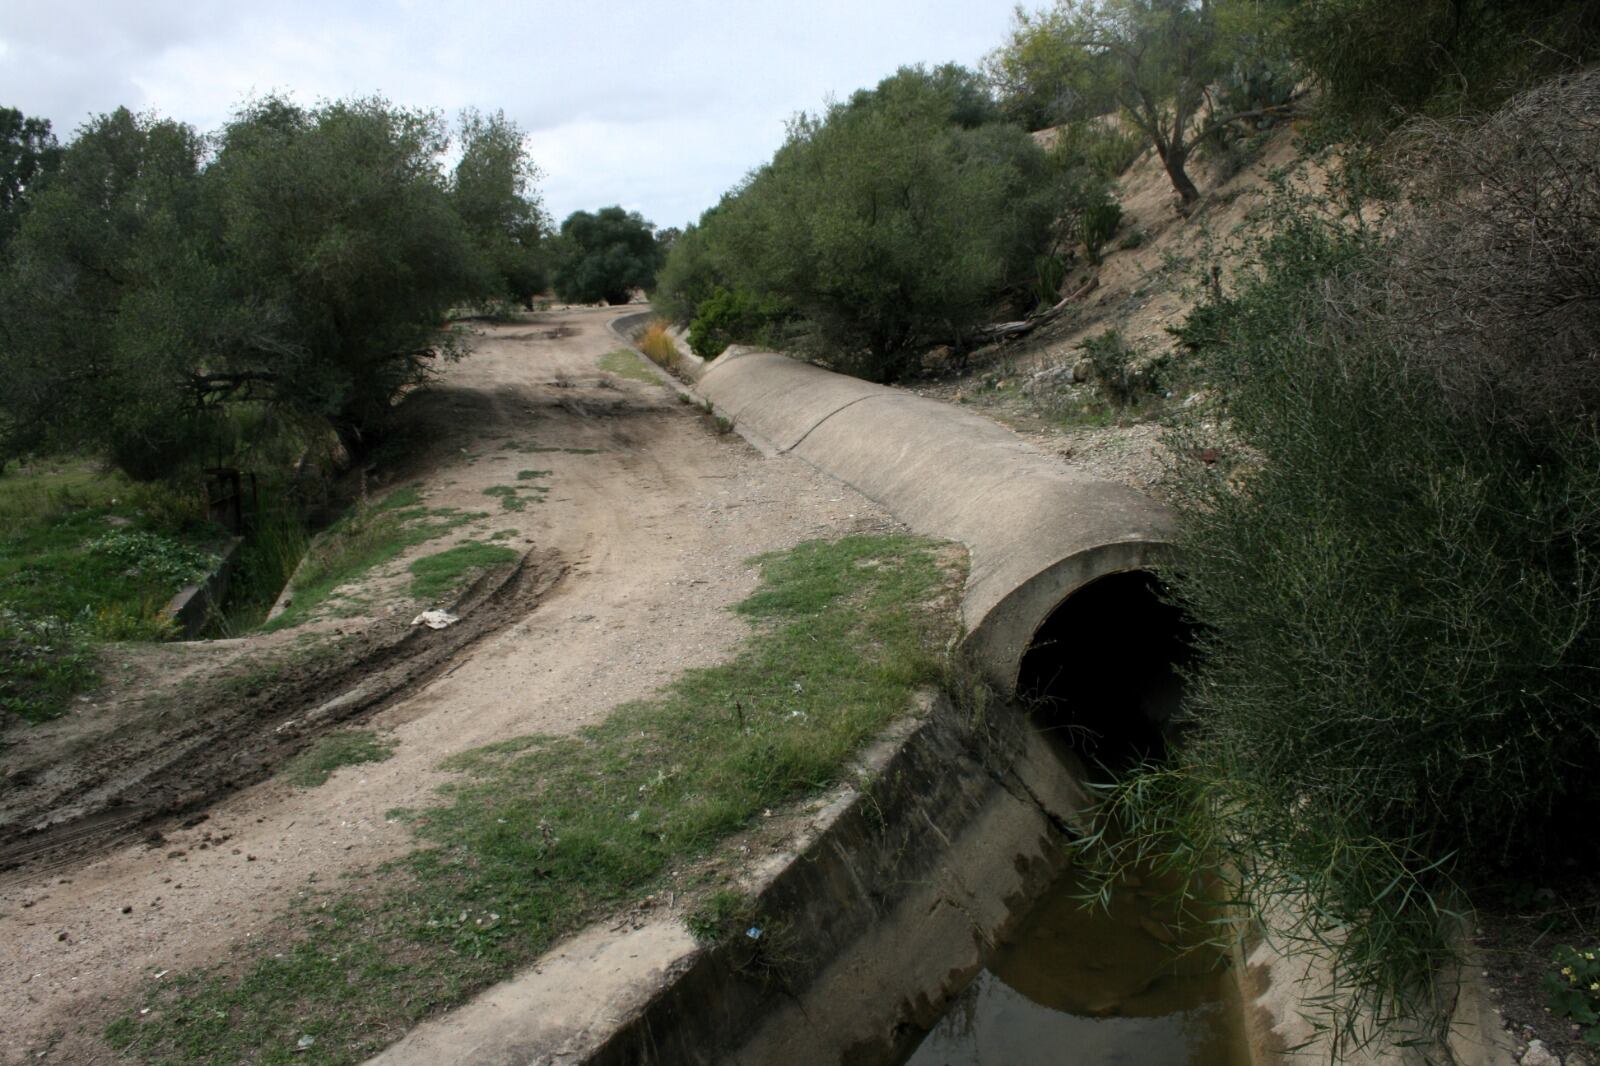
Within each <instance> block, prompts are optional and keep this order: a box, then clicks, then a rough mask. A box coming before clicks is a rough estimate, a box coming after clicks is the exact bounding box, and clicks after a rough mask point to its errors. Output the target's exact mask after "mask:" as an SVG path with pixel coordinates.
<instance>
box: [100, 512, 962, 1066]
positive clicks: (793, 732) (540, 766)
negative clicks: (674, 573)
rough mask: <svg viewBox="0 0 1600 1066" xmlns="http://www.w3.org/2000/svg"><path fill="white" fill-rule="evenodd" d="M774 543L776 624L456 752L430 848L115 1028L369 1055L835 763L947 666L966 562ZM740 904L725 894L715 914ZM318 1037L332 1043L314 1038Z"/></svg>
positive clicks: (134, 1040)
mask: <svg viewBox="0 0 1600 1066" xmlns="http://www.w3.org/2000/svg"><path fill="white" fill-rule="evenodd" d="M759 563H760V566H761V569H762V575H763V584H762V587H761V588H760V589H759V590H758V591H757V592H756V593H755V594H754V595H752V596H751V597H750V598H749V599H747V600H746V601H745V602H744V603H743V604H741V605H740V606H739V608H738V610H739V612H740V613H741V614H742V615H744V616H745V617H746V618H748V619H749V620H750V621H751V622H752V623H753V625H754V627H755V632H754V633H753V634H752V635H751V636H750V637H749V638H747V640H746V641H745V642H744V644H743V645H742V647H741V648H740V649H739V651H738V652H737V654H736V655H735V656H734V657H733V659H732V660H731V661H729V662H727V663H725V664H723V665H721V666H716V667H711V668H707V669H698V670H691V671H688V672H686V673H685V674H684V675H683V676H682V677H681V678H680V679H679V680H677V681H675V682H673V683H672V684H670V685H668V686H667V687H666V688H664V689H663V690H662V691H661V692H660V693H659V694H657V695H656V696H655V697H653V698H651V699H648V700H644V701H640V702H637V703H630V704H626V705H623V706H622V707H619V708H617V709H616V710H615V711H614V712H612V714H611V715H610V717H609V718H608V719H607V720H606V721H605V722H603V723H601V724H599V725H596V726H593V727H591V728H589V729H586V730H584V731H583V732H581V733H579V734H577V735H575V736H566V737H542V736H534V737H524V738H520V739H517V740H513V741H508V742H505V743H501V744H496V745H492V746H490V747H487V748H481V749H478V750H476V751H473V752H469V753H467V754H464V755H462V756H459V757H457V758H455V759H453V760H451V762H450V763H449V764H448V766H449V768H450V769H451V770H453V771H455V772H456V773H457V774H458V777H457V779H456V781H455V782H454V783H453V785H451V786H450V787H449V788H448V789H447V790H446V793H445V800H444V803H443V805H442V806H439V807H436V808H431V809H427V810H423V811H417V812H412V813H410V814H409V815H407V817H409V819H410V820H411V823H412V825H413V827H414V828H415V831H416V832H417V834H418V835H419V837H420V838H421V840H422V841H423V843H424V846H423V847H422V848H420V849H419V850H417V851H416V852H414V853H412V854H411V855H410V856H408V857H406V858H405V859H402V860H399V861H397V862H395V863H391V864H389V865H387V866H385V867H383V868H381V869H379V870H377V871H374V872H373V873H371V874H369V875H367V876H365V877H364V878H362V879H361V880H359V881H358V882H356V883H355V884H354V885H352V886H350V887H348V888H346V889H343V890H340V891H339V892H337V893H330V894H325V895H319V896H308V897H306V898H305V899H304V901H303V902H302V904H301V905H300V907H299V908H298V909H297V910H296V911H295V912H293V913H291V914H289V915H286V916H284V918H283V919H282V921H281V923H280V925H279V926H278V929H277V932H275V933H272V934H270V935H269V936H267V937H266V938H264V939H263V940H262V941H261V942H260V943H259V944H258V945H257V946H254V947H252V949H251V950H252V951H253V952H254V953H255V954H254V957H253V961H246V962H244V963H243V964H242V970H236V971H235V972H233V973H229V972H227V971H225V970H220V969H219V970H214V971H209V972H193V973H189V974H185V975H181V976H179V977H178V978H177V980H173V979H172V978H170V977H169V978H167V979H165V980H163V981H162V982H161V986H160V987H159V988H157V989H155V990H154V991H153V992H152V993H151V996H150V998H149V999H148V1000H147V1001H146V1002H144V1003H142V1004H139V1005H138V1006H131V1007H130V1010H129V1012H128V1014H127V1016H126V1017H124V1018H123V1019H121V1020H119V1021H118V1022H116V1023H115V1024H114V1025H113V1026H112V1027H111V1029H110V1030H108V1032H107V1034H106V1036H107V1039H108V1041H109V1042H110V1043H111V1044H112V1045H113V1046H115V1047H116V1048H118V1049H119V1050H121V1051H123V1052H124V1053H126V1054H128V1055H130V1056H133V1057H137V1058H140V1059H144V1060H147V1061H150V1060H154V1061H162V1062H172V1063H200V1062H217V1061H237V1060H240V1059H249V1060H250V1061H253V1062H258V1063H264V1064H271V1063H291V1062H296V1063H346V1062H356V1061H359V1060H361V1059H363V1058H365V1057H367V1056H369V1055H370V1054H372V1053H373V1052H375V1051H377V1050H378V1049H379V1048H381V1047H383V1046H384V1045H385V1044H387V1043H388V1042H390V1041H391V1040H392V1039H393V1038H394V1035H395V1034H396V1033H397V1032H399V1031H401V1030H403V1029H405V1028H408V1027H410V1026H412V1025H414V1024H416V1023H417V1022H418V1021H420V1020H421V1019H423V1018H424V1017H426V1016H428V1015H429V1014H432V1013H435V1012H437V1011H439V1010H442V1009H444V1008H446V1007H449V1006H452V1005H454V1004H457V1003H460V1002H462V1001H463V1000H465V999H466V998H467V997H468V996H470V995H472V994H473V993H474V992H475V991H477V990H478V989H481V988H483V987H485V986H486V985H488V984H490V983H491V982H493V981H496V980H500V979H503V978H505V977H507V976H509V975H510V974H512V973H513V972H515V971H516V970H517V969H518V968H519V967H521V966H523V965H526V964H527V963H529V962H530V961H532V960H533V959H535V958H537V957H538V956H539V955H540V954H541V953H543V952H544V951H545V950H547V949H548V948H549V947H550V946H551V945H552V944H553V943H554V942H555V941H556V940H557V939H558V938H560V937H561V936H564V935H566V934H568V933H570V932H572V931H573V930H575V929H577V928H579V927H580V926H581V925H583V924H584V923H585V922H586V921H589V920H593V919H595V918H598V917H599V916H601V915H604V914H606V913H609V912H612V911H614V910H615V909H616V908H618V907H619V906H623V905H626V904H627V903H629V902H630V901H634V900H637V899H639V898H641V897H642V896H643V895H644V894H646V893H648V892H650V891H652V890H653V889H654V888H655V887H657V886H659V885H661V884H662V883H664V882H665V881H666V879H667V878H668V877H669V876H670V871H672V870H674V869H678V868H681V866H682V864H684V863H686V862H688V861H691V860H693V859H695V858H697V857H700V856H704V855H705V854H707V853H708V852H709V851H710V850H711V849H712V848H713V847H714V846H715V845H716V844H717V843H718V842H720V841H722V840H724V839H725V838H726V837H727V836H728V835H729V834H730V833H733V832H735V831H737V830H739V829H741V828H742V827H745V826H747V825H749V824H751V823H753V822H755V821H756V820H758V819H759V818H760V814H761V811H762V810H763V809H765V808H768V807H774V806H778V805H780V804H783V803H785V802H788V801H792V800H795V799H797V798H799V797H802V796H805V795H807V794H810V793H812V792H814V791H816V790H818V789H821V788H825V787H827V786H828V785H830V784H832V783H833V782H835V781H837V780H838V778H839V777H840V775H841V773H842V772H843V767H844V765H845V762H846V760H847V758H848V757H849V756H850V755H851V754H852V753H853V752H855V751H856V750H857V749H858V748H859V747H860V746H861V745H862V744H863V743H864V742H866V741H867V740H869V739H870V738H872V737H874V736H876V735H877V734H878V733H879V732H881V730H882V729H883V728H884V726H885V725H886V724H887V723H888V722H889V720H891V719H892V718H894V717H896V716H897V715H900V714H903V713H905V711H906V709H907V707H908V706H909V704H910V701H911V698H912V693H913V691H914V690H915V688H916V687H917V686H918V685H923V684H927V683H930V682H933V681H934V680H935V679H936V678H937V677H938V676H939V674H940V671H941V668H942V665H943V658H944V649H945V647H946V645H947V642H948V641H949V639H950V638H951V636H952V635H953V634H954V633H955V630H956V619H957V615H956V608H955V603H956V596H957V595H958V593H959V589H960V587H961V584H960V578H961V575H960V574H959V573H957V572H955V571H956V570H957V569H958V568H957V567H955V566H953V565H948V564H942V563H941V554H940V552H939V549H938V548H937V546H936V545H933V544H930V543H929V542H927V541H922V540H918V539H914V538H909V537H865V536H861V537H849V538H845V539H843V540H839V541H835V542H831V543H811V544H805V545H801V546H800V547H798V548H796V549H794V550H793V551H791V552H786V553H783V554H779V555H771V556H765V557H763V558H761V559H760V560H759ZM733 911H734V908H733V907H732V904H731V903H728V904H726V905H724V906H723V907H721V908H713V909H712V910H711V911H708V913H707V915H706V917H707V919H708V925H707V929H708V930H709V929H710V928H711V925H712V924H714V923H715V921H716V920H717V919H719V918H721V919H727V918H729V917H731V916H732V914H733ZM139 1006H144V1007H148V1008H150V1013H149V1014H146V1015H140V1014H139V1013H138V1007H139ZM302 1036H310V1037H312V1038H313V1040H314V1043H312V1044H311V1045H310V1046H309V1047H308V1048H306V1050H304V1051H302V1052H297V1050H296V1047H297V1044H298V1043H300V1042H301V1037H302Z"/></svg>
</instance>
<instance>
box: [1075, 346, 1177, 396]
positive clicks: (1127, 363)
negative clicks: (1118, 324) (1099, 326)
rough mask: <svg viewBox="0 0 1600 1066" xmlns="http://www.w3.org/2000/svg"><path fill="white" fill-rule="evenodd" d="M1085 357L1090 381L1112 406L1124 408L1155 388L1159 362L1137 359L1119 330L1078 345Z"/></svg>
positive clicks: (1134, 349)
mask: <svg viewBox="0 0 1600 1066" xmlns="http://www.w3.org/2000/svg"><path fill="white" fill-rule="evenodd" d="M1079 350H1081V351H1082V352H1083V354H1084V356H1085V357H1086V358H1087V359H1088V360H1089V366H1090V368H1091V372H1092V374H1093V376H1094V383H1095V385H1096V387H1098V388H1099V390H1100V392H1101V394H1102V395H1103V396H1105V398H1106V399H1107V400H1108V401H1109V402H1110V403H1111V405H1112V406H1113V407H1127V406H1129V405H1130V404H1133V403H1136V402H1137V401H1138V399H1139V397H1140V396H1143V395H1146V394H1148V393H1151V392H1153V391H1155V389H1156V387H1157V375H1158V372H1159V363H1158V361H1156V360H1153V359H1145V358H1141V356H1140V353H1139V350H1138V349H1137V348H1134V347H1133V346H1132V345H1131V344H1129V343H1128V342H1127V341H1126V340H1124V339H1123V336H1122V334H1121V332H1120V331H1118V330H1115V329H1108V330H1106V331H1105V332H1104V333H1102V334H1100V335H1099V336H1097V337H1090V338H1089V339H1088V340H1086V341H1084V342H1083V344H1082V345H1080V346H1079Z"/></svg>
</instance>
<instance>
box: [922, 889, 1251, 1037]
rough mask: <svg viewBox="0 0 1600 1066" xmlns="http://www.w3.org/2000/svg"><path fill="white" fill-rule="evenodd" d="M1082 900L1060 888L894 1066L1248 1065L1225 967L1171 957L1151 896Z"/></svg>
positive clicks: (1205, 957) (1154, 894) (1200, 958)
mask: <svg viewBox="0 0 1600 1066" xmlns="http://www.w3.org/2000/svg"><path fill="white" fill-rule="evenodd" d="M1080 892H1081V886H1080V885H1079V884H1078V883H1077V881H1076V880H1075V879H1074V878H1072V877H1071V876H1068V877H1064V878H1062V879H1061V881H1059V882H1058V883H1057V884H1056V886H1055V887H1054V888H1053V889H1052V890H1051V891H1050V893H1049V894H1047V895H1046V897H1045V898H1044V899H1042V900H1041V901H1040V902H1039V903H1038V904H1037V905H1036V906H1035V907H1034V909H1033V910H1032V911H1030V912H1029V914H1028V916H1027V917H1026V918H1025V919H1024V920H1023V921H1022V922H1021V923H1020V926H1019V928H1018V929H1017V932H1016V935H1015V936H1014V937H1013V939H1012V940H1011V941H1010V942H1009V943H1006V944H1003V945H1001V946H1000V947H999V948H998V949H997V950H996V952H995V953H994V956H993V958H992V959H991V960H990V962H989V964H988V966H987V967H986V968H985V969H984V970H983V971H982V972H980V973H979V974H978V976H977V977H976V978H974V979H973V981H972V982H971V983H970V984H969V985H968V986H967V988H966V989H965V990H964V991H963V992H962V993H960V994H959V995H958V996H956V998H955V999H954V1000H953V1001H952V1003H951V1005H950V1007H949V1009H948V1010H947V1011H946V1013H945V1015H944V1017H943V1018H941V1019H940V1020H939V1022H938V1023H937V1024H936V1025H934V1027H933V1028H932V1029H931V1030H930V1031H929V1032H928V1033H927V1035H926V1036H924V1037H923V1039H922V1042H921V1043H920V1044H919V1045H918V1046H917V1047H916V1048H915V1049H914V1050H913V1051H912V1052H911V1053H910V1055H909V1056H908V1057H906V1058H904V1059H902V1060H901V1063H902V1066H1046V1064H1048V1066H1114V1064H1116V1066H1121V1064H1126V1066H1249V1062H1250V1058H1249V1054H1248V1051H1247V1048H1246V1044H1245V1039H1244V1034H1243V1030H1242V1025H1241V1017H1242V1012H1241V1010H1240V1005H1239V1001H1238V993H1237V989H1236V986H1235V984H1234V980H1233V975H1232V974H1231V973H1230V971H1229V970H1228V969H1227V967H1226V963H1225V959H1224V957H1222V956H1220V955H1219V954H1218V953H1217V952H1216V951H1214V950H1211V949H1204V948H1199V949H1193V950H1189V951H1182V950H1179V948H1178V947H1177V946H1176V945H1175V944H1173V943H1172V937H1171V934H1170V933H1168V931H1167V929H1166V927H1165V925H1164V923H1163V922H1162V921H1161V903H1160V896H1161V893H1160V892H1159V891H1158V890H1157V889H1156V888H1154V887H1151V886H1146V885H1144V884H1141V883H1134V884H1128V885H1125V886H1122V887H1119V888H1118V890H1117V891H1116V893H1115V894H1114V895H1113V897H1112V900H1111V903H1110V906H1109V907H1108V908H1102V907H1098V906H1096V907H1093V908H1090V909H1087V910H1086V909H1085V908H1084V907H1083V904H1082V902H1081V900H1080Z"/></svg>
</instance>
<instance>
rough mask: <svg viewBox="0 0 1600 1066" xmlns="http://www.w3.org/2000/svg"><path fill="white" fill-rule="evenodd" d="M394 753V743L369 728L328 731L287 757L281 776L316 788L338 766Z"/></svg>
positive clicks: (386, 756) (372, 760) (376, 759)
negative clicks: (309, 745)
mask: <svg viewBox="0 0 1600 1066" xmlns="http://www.w3.org/2000/svg"><path fill="white" fill-rule="evenodd" d="M393 754H394V742H393V741H389V740H380V739H379V737H378V735H377V734H376V733H373V732H372V731H370V730H366V729H360V730H352V731H350V732H345V733H329V734H328V735H327V736H325V737H321V738H319V739H318V740H317V742H316V743H315V744H312V745H311V747H309V748H307V749H306V750H305V751H303V752H301V753H300V754H299V755H297V756H295V757H294V758H293V759H292V760H290V761H289V763H288V764H286V765H285V766H284V768H283V776H284V779H285V780H287V781H288V782H289V783H290V784H292V785H295V786H296V787H298V788H316V787H317V786H318V785H321V784H324V783H325V782H326V781H327V780H328V778H329V777H331V776H332V775H333V772H334V771H335V770H337V769H339V767H341V766H357V765H359V764H361V763H368V762H383V761H384V760H385V759H387V758H389V756H391V755H393Z"/></svg>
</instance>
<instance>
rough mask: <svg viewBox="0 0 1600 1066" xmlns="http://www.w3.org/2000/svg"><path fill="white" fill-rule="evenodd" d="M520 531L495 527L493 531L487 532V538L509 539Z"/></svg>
mask: <svg viewBox="0 0 1600 1066" xmlns="http://www.w3.org/2000/svg"><path fill="white" fill-rule="evenodd" d="M520 532H522V531H521V530H520V529H497V530H495V531H494V532H493V533H491V534H489V539H490V540H510V539H511V538H512V537H514V536H516V535H517V534H518V533H520Z"/></svg>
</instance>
